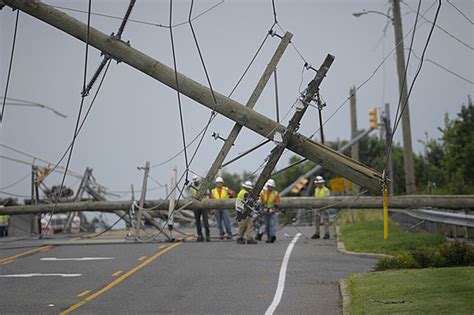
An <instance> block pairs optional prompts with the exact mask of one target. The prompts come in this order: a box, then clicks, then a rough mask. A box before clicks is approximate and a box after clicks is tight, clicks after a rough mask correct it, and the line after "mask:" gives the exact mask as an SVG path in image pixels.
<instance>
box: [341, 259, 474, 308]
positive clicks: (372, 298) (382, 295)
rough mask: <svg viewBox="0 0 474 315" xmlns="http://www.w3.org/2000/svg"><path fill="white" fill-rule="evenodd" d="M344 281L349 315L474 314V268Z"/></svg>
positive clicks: (371, 275) (376, 274)
mask: <svg viewBox="0 0 474 315" xmlns="http://www.w3.org/2000/svg"><path fill="white" fill-rule="evenodd" d="M346 281H347V284H348V294H349V296H350V297H351V304H350V305H349V309H348V311H349V312H348V313H349V314H395V313H396V314H474V267H457V268H437V269H405V270H396V271H384V272H370V273H363V274H356V275H352V276H349V277H347V278H346Z"/></svg>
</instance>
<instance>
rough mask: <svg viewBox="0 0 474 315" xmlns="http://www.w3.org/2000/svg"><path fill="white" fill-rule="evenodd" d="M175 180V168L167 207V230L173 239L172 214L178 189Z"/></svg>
mask: <svg viewBox="0 0 474 315" xmlns="http://www.w3.org/2000/svg"><path fill="white" fill-rule="evenodd" d="M176 180H177V170H176V166H175V167H174V168H173V172H172V173H171V189H172V190H171V196H170V197H169V198H170V205H169V207H168V230H169V231H170V237H171V238H172V237H173V234H172V233H173V232H172V231H173V225H174V212H175V210H176V206H175V204H176V190H177V189H178V185H177V183H176Z"/></svg>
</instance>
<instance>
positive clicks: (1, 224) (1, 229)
mask: <svg viewBox="0 0 474 315" xmlns="http://www.w3.org/2000/svg"><path fill="white" fill-rule="evenodd" d="M8 224H9V220H8V215H0V237H7V236H8Z"/></svg>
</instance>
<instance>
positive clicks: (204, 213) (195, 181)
mask: <svg viewBox="0 0 474 315" xmlns="http://www.w3.org/2000/svg"><path fill="white" fill-rule="evenodd" d="M200 185H201V179H200V178H199V177H198V176H193V178H192V183H191V186H190V190H191V195H192V197H193V198H194V197H195V196H196V194H197V192H198V190H199V186H200ZM193 211H194V219H195V221H196V231H197V235H198V236H197V239H196V240H197V241H198V242H202V241H204V237H203V235H202V227H201V217H202V221H203V224H204V230H205V231H206V242H209V241H211V231H210V229H209V213H208V210H207V209H194V210H193Z"/></svg>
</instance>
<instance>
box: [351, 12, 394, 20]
mask: <svg viewBox="0 0 474 315" xmlns="http://www.w3.org/2000/svg"><path fill="white" fill-rule="evenodd" d="M369 13H375V14H380V15H383V16H385V17H386V18H388V19H389V20H390V21H392V23H393V18H392V17H391V16H390V15H388V14H386V13H383V12H380V11H373V10H365V9H363V10H362V12H354V13H352V15H353V16H355V17H360V16H362V15H365V14H369Z"/></svg>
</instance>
